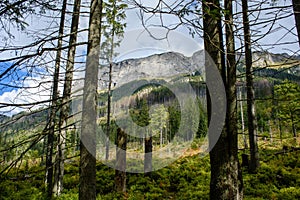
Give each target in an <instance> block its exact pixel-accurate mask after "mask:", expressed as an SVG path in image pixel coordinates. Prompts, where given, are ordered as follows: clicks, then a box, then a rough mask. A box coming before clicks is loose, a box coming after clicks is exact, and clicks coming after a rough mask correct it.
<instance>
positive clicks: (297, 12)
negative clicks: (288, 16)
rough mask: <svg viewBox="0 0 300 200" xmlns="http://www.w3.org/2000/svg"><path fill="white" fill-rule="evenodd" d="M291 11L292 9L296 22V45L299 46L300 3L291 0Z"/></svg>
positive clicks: (297, 0) (296, 0)
mask: <svg viewBox="0 0 300 200" xmlns="http://www.w3.org/2000/svg"><path fill="white" fill-rule="evenodd" d="M292 2H293V9H294V16H295V21H296V28H297V33H298V43H299V46H300V2H299V0H293V1H292Z"/></svg>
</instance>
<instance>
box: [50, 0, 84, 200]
mask: <svg viewBox="0 0 300 200" xmlns="http://www.w3.org/2000/svg"><path fill="white" fill-rule="evenodd" d="M80 4H81V0H75V1H74V7H73V16H72V23H71V31H70V39H69V46H70V47H69V49H68V57H67V59H68V60H67V65H66V72H65V80H64V91H63V97H62V105H61V111H60V118H59V134H58V137H57V154H56V162H55V176H54V186H53V193H54V194H55V195H56V196H59V195H60V194H61V193H62V191H63V176H64V160H65V142H66V137H67V120H68V116H69V112H70V99H71V89H72V80H73V71H74V61H75V53H76V42H77V31H78V25H79V16H80Z"/></svg>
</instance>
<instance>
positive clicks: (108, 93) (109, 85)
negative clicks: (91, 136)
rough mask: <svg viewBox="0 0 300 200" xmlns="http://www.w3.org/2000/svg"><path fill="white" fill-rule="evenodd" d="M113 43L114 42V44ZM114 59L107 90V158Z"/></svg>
mask: <svg viewBox="0 0 300 200" xmlns="http://www.w3.org/2000/svg"><path fill="white" fill-rule="evenodd" d="M112 45H113V44H112ZM112 65H113V64H112V61H110V63H109V72H108V74H109V78H108V92H107V121H106V137H107V138H106V141H105V160H106V161H107V160H108V158H109V136H110V113H111V81H112Z"/></svg>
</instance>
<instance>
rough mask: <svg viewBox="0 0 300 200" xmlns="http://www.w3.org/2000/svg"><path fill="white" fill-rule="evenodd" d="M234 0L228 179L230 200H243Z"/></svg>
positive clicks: (229, 33)
mask: <svg viewBox="0 0 300 200" xmlns="http://www.w3.org/2000/svg"><path fill="white" fill-rule="evenodd" d="M232 2H233V1H232V0H225V1H224V5H225V10H226V11H227V12H226V13H225V32H226V60H227V62H226V64H227V86H226V94H227V116H226V129H227V142H228V155H229V166H228V167H229V169H228V172H229V173H227V179H228V180H230V183H229V185H230V190H229V198H230V199H243V179H242V172H241V169H240V165H239V159H238V131H237V95H236V94H237V92H236V91H237V90H236V53H235V43H234V30H233V10H232Z"/></svg>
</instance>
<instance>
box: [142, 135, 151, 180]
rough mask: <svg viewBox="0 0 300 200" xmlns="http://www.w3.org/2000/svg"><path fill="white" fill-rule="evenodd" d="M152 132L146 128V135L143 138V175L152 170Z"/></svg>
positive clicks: (148, 173)
mask: <svg viewBox="0 0 300 200" xmlns="http://www.w3.org/2000/svg"><path fill="white" fill-rule="evenodd" d="M152 148H153V146H152V134H151V131H150V130H148V135H147V136H146V138H145V156H144V172H145V175H150V174H151V171H152Z"/></svg>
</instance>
